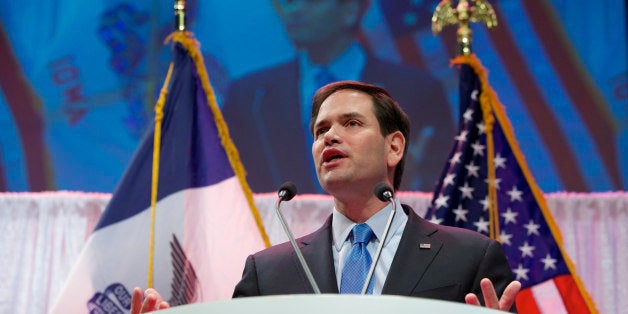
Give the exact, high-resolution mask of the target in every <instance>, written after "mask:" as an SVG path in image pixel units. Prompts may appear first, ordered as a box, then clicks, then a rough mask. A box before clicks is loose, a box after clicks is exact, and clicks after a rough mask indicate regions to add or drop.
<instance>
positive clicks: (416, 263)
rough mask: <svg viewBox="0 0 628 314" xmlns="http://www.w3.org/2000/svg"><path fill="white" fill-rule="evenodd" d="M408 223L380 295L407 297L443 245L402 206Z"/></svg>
mask: <svg viewBox="0 0 628 314" xmlns="http://www.w3.org/2000/svg"><path fill="white" fill-rule="evenodd" d="M403 209H404V211H406V212H407V213H408V223H407V224H406V228H405V230H404V232H403V235H402V237H401V242H399V247H398V248H397V252H396V253H395V257H394V258H393V262H392V265H391V267H390V270H389V272H388V276H387V277H386V282H385V283H384V288H383V289H382V294H395V295H406V296H409V295H411V293H412V291H413V290H414V289H415V287H416V286H417V285H418V284H419V282H420V281H421V278H422V277H423V274H424V273H425V271H426V270H427V268H428V266H429V265H430V263H431V262H432V260H433V259H434V258H435V257H436V255H438V253H439V251H440V249H441V247H442V246H443V243H442V242H441V241H439V240H436V239H435V238H434V237H432V236H433V235H434V234H435V233H436V232H437V231H438V230H437V229H436V227H435V226H433V225H432V224H430V223H429V222H427V221H425V220H424V219H422V218H420V217H419V216H418V215H417V214H416V213H415V212H414V210H412V208H410V207H408V206H406V205H403Z"/></svg>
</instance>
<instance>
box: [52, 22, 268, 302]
mask: <svg viewBox="0 0 628 314" xmlns="http://www.w3.org/2000/svg"><path fill="white" fill-rule="evenodd" d="M171 38H172V40H173V41H174V59H173V60H174V61H173V63H172V65H171V70H170V71H169V74H168V77H167V78H166V83H165V84H164V89H163V90H162V95H161V97H160V101H158V104H157V108H158V109H157V110H156V111H157V113H156V117H157V118H156V121H159V120H160V119H159V118H160V117H161V116H162V114H161V113H160V112H159V111H161V106H162V105H163V119H161V123H159V122H156V123H155V126H154V128H153V129H151V130H150V131H149V132H148V134H147V136H146V137H145V139H144V141H143V142H142V144H141V145H140V147H139V149H138V151H137V152H136V154H135V156H134V157H133V159H132V161H131V164H130V165H129V167H128V168H127V170H126V172H125V174H124V176H123V178H122V180H121V182H120V183H119V185H118V187H117V188H116V191H115V192H114V194H113V197H112V199H111V201H110V202H109V204H108V206H107V208H106V209H105V211H104V213H103V215H102V217H101V219H100V221H99V223H98V225H97V226H96V228H95V230H94V232H93V233H92V235H91V237H90V238H89V240H88V242H87V244H86V247H85V249H84V250H83V252H82V253H81V256H80V258H79V260H78V262H77V263H76V265H75V266H74V268H73V270H72V272H71V274H70V276H69V279H68V281H67V282H66V285H65V287H64V289H63V291H62V293H61V295H60V297H59V298H58V300H57V302H56V304H55V306H54V307H53V310H52V313H126V312H127V311H128V309H129V308H130V307H129V305H130V295H131V291H132V289H133V288H134V287H135V286H140V287H146V286H147V278H149V280H148V281H149V285H151V282H152V286H153V287H154V288H155V289H157V290H158V291H160V293H161V294H162V296H163V297H164V298H165V299H167V300H169V301H170V302H171V304H172V305H178V304H186V303H194V302H203V301H208V300H220V299H228V298H230V297H231V294H232V292H233V288H234V287H235V285H236V283H237V282H238V280H239V279H240V278H241V275H242V269H243V267H244V262H245V259H246V256H247V255H248V254H250V253H253V252H255V251H258V250H261V249H263V248H264V247H265V246H268V239H267V236H266V234H265V231H264V230H263V227H262V224H261V219H260V218H259V215H258V213H257V209H256V208H255V206H254V203H253V198H252V194H251V191H250V189H249V187H248V185H247V184H246V181H245V179H244V170H243V168H242V165H241V164H240V161H239V158H238V153H237V151H236V149H235V147H234V145H233V143H232V142H231V140H230V138H229V135H228V131H227V128H226V125H225V123H224V120H223V119H222V114H221V113H220V111H219V109H218V106H217V105H216V101H215V98H214V95H213V91H212V88H211V86H210V84H209V79H208V77H207V72H206V70H205V65H204V63H203V59H202V56H201V54H200V52H199V50H198V43H197V42H196V40H194V39H193V38H192V36H191V34H189V33H187V34H186V33H182V32H181V33H175V34H173V35H172V37H171ZM164 97H165V98H164ZM164 99H165V102H164ZM155 134H156V135H157V136H154V135H155ZM153 147H159V149H158V150H156V151H154V150H153ZM154 157H155V160H159V162H158V163H157V164H158V165H159V166H158V172H157V168H155V169H153V158H154ZM157 157H158V158H157ZM153 171H155V173H158V174H159V176H158V182H154V183H152V180H151V178H152V172H153ZM152 188H154V189H155V191H156V194H153V195H156V197H155V201H156V206H155V211H154V216H153V217H154V221H155V224H154V241H153V240H151V236H150V235H151V233H152V231H151V225H152V224H151V220H152V219H151V216H152V215H151V189H152ZM149 245H150V246H151V247H152V249H150V248H149ZM151 253H152V254H151ZM149 254H151V255H152V258H151V259H150V261H152V262H150V263H149Z"/></svg>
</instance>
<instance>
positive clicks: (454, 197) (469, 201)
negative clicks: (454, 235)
mask: <svg viewBox="0 0 628 314" xmlns="http://www.w3.org/2000/svg"><path fill="white" fill-rule="evenodd" d="M453 63H455V64H459V65H461V76H460V112H461V115H462V116H461V118H460V121H459V123H460V131H459V133H458V135H457V136H456V138H455V142H454V147H453V148H452V150H451V152H450V156H449V159H448V161H447V162H446V165H445V168H444V169H443V172H442V174H441V179H440V181H439V182H438V184H437V186H436V189H435V191H434V197H433V200H432V203H431V207H430V209H429V210H428V214H427V217H426V218H427V219H429V220H431V221H432V222H435V223H438V224H443V225H450V226H456V227H461V228H467V229H471V230H475V231H477V232H480V233H483V234H485V235H489V236H491V237H492V238H494V239H497V240H499V241H500V242H501V243H502V245H503V247H504V252H505V253H506V255H507V257H508V262H509V264H510V267H511V269H512V271H513V273H514V274H515V277H516V280H519V281H520V282H521V283H522V291H521V292H520V293H519V295H518V296H517V309H518V311H519V312H520V313H539V312H541V313H593V312H596V310H595V307H594V304H593V301H592V300H591V298H590V297H589V295H588V293H587V292H586V290H585V289H584V286H583V285H582V283H581V281H580V279H579V278H578V276H577V274H576V273H575V269H574V266H573V265H572V263H571V261H570V260H569V258H568V256H567V255H566V254H565V252H564V251H563V249H562V245H561V238H560V233H559V230H558V228H557V226H556V225H555V224H554V222H553V219H552V217H551V214H550V212H549V210H548V207H547V205H546V202H545V199H544V196H543V193H542V192H541V190H540V189H539V188H538V186H537V185H536V183H535V181H534V179H533V177H532V175H531V173H530V171H529V170H528V167H527V165H526V162H525V159H524V157H523V155H522V154H521V151H520V150H519V147H518V144H517V142H516V140H515V137H514V133H513V130H512V127H511V125H510V122H509V120H508V119H507V117H506V114H505V112H504V110H503V107H502V105H501V104H500V103H499V101H498V99H497V96H496V95H495V93H494V91H493V90H492V89H491V88H490V86H489V85H488V81H487V78H486V74H485V71H484V68H483V67H482V65H481V64H480V62H479V60H478V59H477V58H476V57H475V56H474V55H471V56H463V57H458V58H457V59H455V60H454V61H453Z"/></svg>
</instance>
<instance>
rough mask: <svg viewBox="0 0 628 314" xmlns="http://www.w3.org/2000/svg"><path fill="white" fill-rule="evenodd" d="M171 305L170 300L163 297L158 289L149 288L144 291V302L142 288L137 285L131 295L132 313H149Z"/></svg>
mask: <svg viewBox="0 0 628 314" xmlns="http://www.w3.org/2000/svg"><path fill="white" fill-rule="evenodd" d="M169 307H170V304H168V302H166V301H164V300H163V299H162V298H161V295H160V294H159V292H157V290H155V289H152V288H149V289H146V291H144V302H142V289H140V288H139V287H135V289H133V294H132V295H131V314H140V313H148V312H152V311H157V310H163V309H167V308H169Z"/></svg>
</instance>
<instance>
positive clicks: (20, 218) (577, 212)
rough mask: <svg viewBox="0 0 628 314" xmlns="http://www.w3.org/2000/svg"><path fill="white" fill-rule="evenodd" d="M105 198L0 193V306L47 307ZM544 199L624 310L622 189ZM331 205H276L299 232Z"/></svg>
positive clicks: (270, 198) (268, 222) (626, 223)
mask: <svg viewBox="0 0 628 314" xmlns="http://www.w3.org/2000/svg"><path fill="white" fill-rule="evenodd" d="M109 198H110V195H108V194H92V193H75V192H47V193H4V194H0V217H1V218H0V230H2V233H3V234H2V241H1V242H0V245H1V246H0V265H2V266H3V269H4V271H2V272H0V313H45V312H47V310H48V309H49V308H50V306H51V305H52V303H53V301H54V299H55V298H56V297H57V295H58V293H59V292H60V291H61V288H62V286H63V282H64V280H65V278H66V277H67V275H68V273H69V272H70V269H71V268H72V265H73V262H74V261H75V260H76V259H77V258H78V255H79V253H80V251H81V249H82V247H83V244H84V243H85V241H86V239H87V238H88V236H89V233H90V232H91V230H92V229H93V227H94V226H95V224H96V223H97V221H98V219H99V217H100V214H101V212H102V210H103V209H104V208H105V206H106V204H107V202H108V200H109ZM399 198H400V199H401V201H402V202H403V203H406V204H409V205H411V206H412V207H413V208H414V209H415V211H416V212H417V213H418V214H420V215H423V214H424V213H425V211H426V209H427V206H428V203H429V201H430V199H431V195H429V194H427V193H407V192H406V193H399ZM275 201H276V195H275V194H274V193H268V194H257V195H255V203H256V204H257V206H258V208H259V210H260V214H261V216H262V219H263V222H264V225H265V226H266V228H267V232H268V234H269V237H270V239H271V242H272V243H273V244H276V243H280V242H283V241H287V237H286V236H285V235H284V233H283V229H282V228H281V225H280V222H279V220H278V219H277V217H276V216H275V209H274V204H275ZM547 201H548V205H549V208H550V210H551V212H552V214H553V216H554V219H555V221H556V224H557V226H558V227H559V228H560V230H561V233H562V236H563V243H564V249H565V250H566V252H567V254H568V255H569V256H570V257H571V259H572V261H573V262H574V264H575V266H576V270H577V273H578V275H579V276H580V278H581V279H582V281H583V283H584V285H585V286H586V288H587V289H588V291H589V293H590V294H591V297H592V298H593V300H594V301H595V303H596V305H597V308H598V309H599V310H600V313H626V309H627V308H628V299H627V298H626V297H625V296H626V295H628V287H626V285H625V283H626V282H628V251H627V250H626V245H627V244H628V192H613V193H589V194H582V193H552V194H548V195H547ZM331 206H333V202H332V199H331V198H330V197H329V196H323V195H299V196H297V197H295V199H294V200H292V201H290V202H288V203H284V204H283V206H282V212H283V213H284V216H285V217H286V219H287V221H288V224H289V225H290V228H291V229H292V231H293V233H294V234H295V236H300V235H304V234H306V233H308V232H310V231H313V230H315V229H316V228H318V227H319V225H320V224H321V223H322V222H323V220H324V219H325V218H326V217H327V215H329V213H330V212H331ZM147 223H148V222H147ZM147 237H148V235H147ZM121 263H124V261H121ZM242 267H244V261H242Z"/></svg>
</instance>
